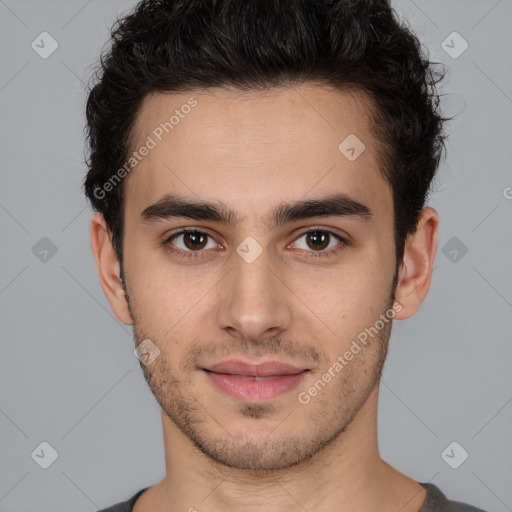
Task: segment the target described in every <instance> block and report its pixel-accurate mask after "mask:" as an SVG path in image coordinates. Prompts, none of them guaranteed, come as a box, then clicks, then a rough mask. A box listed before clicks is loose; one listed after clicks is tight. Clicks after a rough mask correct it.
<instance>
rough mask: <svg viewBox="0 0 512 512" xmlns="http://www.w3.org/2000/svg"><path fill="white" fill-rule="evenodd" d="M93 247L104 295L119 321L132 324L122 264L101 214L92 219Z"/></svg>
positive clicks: (96, 214)
mask: <svg viewBox="0 0 512 512" xmlns="http://www.w3.org/2000/svg"><path fill="white" fill-rule="evenodd" d="M91 246H92V252H93V254H94V259H95V260H96V267H97V269H98V276H99V278H100V284H101V287H102V288H103V293H104V294H105V296H106V297H107V299H108V301H109V302H110V307H111V308H112V311H113V312H114V314H115V315H116V317H117V319H118V320H120V321H121V322H123V323H124V324H131V323H132V318H131V315H130V310H129V308H128V303H127V301H126V297H125V290H124V288H123V285H122V282H121V277H120V268H121V267H120V264H119V260H118V258H117V255H116V252H115V250H114V247H113V245H112V239H111V233H110V230H109V229H108V226H107V223H106V222H105V218H104V217H103V215H102V214H101V213H95V214H94V215H93V216H92V218H91Z"/></svg>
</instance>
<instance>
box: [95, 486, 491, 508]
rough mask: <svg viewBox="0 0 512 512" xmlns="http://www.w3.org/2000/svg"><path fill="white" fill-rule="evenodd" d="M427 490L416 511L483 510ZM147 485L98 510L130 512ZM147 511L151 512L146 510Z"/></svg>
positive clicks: (432, 487)
mask: <svg viewBox="0 0 512 512" xmlns="http://www.w3.org/2000/svg"><path fill="white" fill-rule="evenodd" d="M418 483H419V484H420V485H422V486H423V487H424V488H425V490H426V491H427V497H426V498H425V501H424V502H423V505H422V506H421V508H420V509H419V511H418V512H485V510H482V509H481V508H476V507H472V506H471V505H467V504H466V503H461V502H459V501H450V500H449V499H448V498H447V497H446V496H445V495H444V494H443V493H442V492H441V491H440V490H439V488H438V487H436V486H435V485H434V484H429V483H422V482H418ZM147 489H149V487H146V488H145V489H142V490H140V491H139V492H138V493H137V494H135V495H134V496H132V497H131V498H130V499H129V500H128V501H124V502H123V503H118V504H117V505H113V506H112V507H109V508H105V509H103V510H100V511H98V512H132V510H133V505H134V504H135V501H136V500H137V498H138V497H139V496H140V495H141V494H142V493H143V492H144V491H146V490H147ZM148 512H151V511H149V510H148Z"/></svg>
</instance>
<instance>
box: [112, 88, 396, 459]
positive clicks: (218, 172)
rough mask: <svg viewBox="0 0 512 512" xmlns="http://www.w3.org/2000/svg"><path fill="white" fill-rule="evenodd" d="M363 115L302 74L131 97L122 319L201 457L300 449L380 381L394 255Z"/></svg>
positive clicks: (341, 424)
mask: <svg viewBox="0 0 512 512" xmlns="http://www.w3.org/2000/svg"><path fill="white" fill-rule="evenodd" d="M191 98H193V100H191ZM194 102H195V103H194ZM187 104H188V105H193V106H192V107H191V108H185V107H184V105H187ZM176 111H177V113H176ZM369 112H370V110H369V105H368V104H367V103H366V101H365V98H364V97H362V96H357V95H350V94H348V93H342V92H338V91H335V90H333V89H330V88H327V87H320V86H316V85H311V84H310V85H303V86H300V87H296V88H283V89H279V90H277V89H273V90H272V91H269V92H267V93H265V94H255V93H250V94H249V93H241V92H235V91H227V90H221V89H215V90H211V91H208V92H205V91H203V92H201V93H195V92H194V93H189V94H166V95H164V94H153V95H151V96H148V97H147V98H146V99H145V101H144V104H143V108H142V110H141V111H140V114H139V116H138V118H137V122H136V125H135V131H134V135H135V136H134V139H133V142H134V143H133V148H134V150H136V149H138V148H140V147H141V146H143V145H144V144H147V143H148V141H149V139H148V136H149V137H150V138H151V139H152V140H153V142H154V147H151V149H150V150H149V151H148V154H147V155H146V156H144V157H143V158H142V159H141V160H140V162H139V163H138V164H137V166H136V168H135V169H134V170H133V171H131V172H130V174H129V175H128V176H127V177H126V178H125V180H124V182H123V185H122V186H123V193H124V201H125V203H124V204H125V209H124V245H123V247H124V249H123V254H124V271H125V282H126V292H127V294H128V297H129V311H130V313H129V314H130V315H131V319H130V320H133V325H134V333H135V338H136V343H137V345H139V344H140V343H142V342H143V340H146V339H149V340H151V343H152V344H154V345H155V346H156V347H158V349H159V350H160V354H159V356H158V357H157V358H156V359H155V360H154V362H152V363H151V364H150V365H148V366H146V365H145V364H142V363H141V367H142V369H143V371H144V375H145V378H146V380H147V382H148V384H149V386H150V388H151V390H152V392H153V394H154V395H155V397H156V399H157V401H158V402H159V404H160V405H161V407H162V410H163V412H164V413H165V414H166V415H167V416H168V417H169V418H170V419H171V420H172V422H173V423H174V424H175V426H176V428H178V429H180V430H181V431H182V432H183V433H184V434H186V436H188V437H189V438H190V440H192V441H193V443H194V444H195V445H196V446H197V447H198V448H199V449H200V450H201V451H202V452H203V453H204V454H205V455H207V456H208V457H209V458H211V459H213V460H215V461H217V462H220V463H222V464H225V465H227V466H231V467H236V468H244V469H279V468H286V467H291V466H293V465H295V464H297V463H299V462H301V461H305V460H307V459H309V458H311V457H312V456H313V455H314V454H315V453H317V452H318V451H319V450H320V449H321V448H322V447H324V446H326V445H328V444H329V443H331V442H333V441H334V440H335V439H336V438H337V437H338V436H339V435H340V434H341V433H342V432H343V431H344V429H345V428H346V427H347V425H348V424H349V423H350V422H351V421H352V419H353V418H354V416H355V415H356V413H357V412H358V411H359V410H360V408H361V407H362V405H363V404H364V402H365V399H366V398H367V397H368V395H369V393H370V392H371V391H372V390H373V389H374V387H375V386H376V385H377V384H378V380H379V377H380V372H381V370H382V365H383V363H384V359H385V357H386V351H387V345H388V339H389V335H390V330H391V322H390V321H389V319H390V318H392V316H393V313H394V311H393V308H392V304H393V301H392V289H391V287H392V282H393V277H394V275H395V270H396V268H395V247H394V237H393V204H392V191H391V189H390V186H389V185H388V183H387V182H386V181H385V180H384V179H383V178H382V176H381V172H380V170H379V161H378V155H377V150H376V142H375V139H374V137H373V134H372V131H371V128H370V119H369V115H370V114H369ZM175 113H176V115H175V119H174V120H171V123H172V128H170V127H169V125H167V131H168V133H167V132H166V131H165V130H164V129H162V125H161V123H165V122H166V121H169V119H170V117H171V116H172V115H173V114H175ZM178 118H179V121H176V120H177V119H178ZM158 127H160V130H159V129H158ZM351 134H352V135H351ZM348 136H350V137H351V138H349V139H348V142H346V143H344V145H343V144H342V146H341V150H340V143H342V142H343V141H344V140H345V139H346V138H347V137H348ZM354 136H355V137H357V139H356V138H354ZM160 139H161V140H160ZM361 143H362V144H364V148H365V149H364V151H363V152H361V153H360V149H361V148H362V147H363V146H362V145H361ZM149 146H153V144H152V143H149ZM350 148H354V150H353V151H352V150H351V149H350ZM144 153H145V152H144ZM359 153H360V154H359ZM354 157H355V158H354ZM184 229H186V230H187V232H185V233H184V232H183V230H184ZM390 311H391V314H390V313H389V312H390ZM386 314H387V316H386ZM118 316H119V317H121V316H122V315H121V314H120V313H118ZM383 317H386V318H387V321H383ZM362 333H366V340H365V341H366V342H365V343H363V342H362V341H361V340H362V339H364V335H363V334H362ZM369 333H371V335H370V334H369ZM354 340H356V343H357V345H358V346H359V348H360V350H359V351H357V349H355V348H354V344H353V341H354ZM347 352H352V357H351V358H350V360H349V359H348V358H347V357H345V354H346V353H347ZM340 358H342V360H343V361H344V363H342V362H341V359H340ZM336 362H338V365H337V364H336ZM263 363H265V364H263ZM267 363H268V364H267ZM340 365H341V369H340ZM326 373H328V374H330V375H331V378H330V379H328V378H326V377H325V374H326ZM255 376H259V377H258V378H257V379H255ZM323 376H324V377H323ZM319 381H321V382H322V383H323V384H319ZM315 383H316V385H315ZM315 389H316V392H315Z"/></svg>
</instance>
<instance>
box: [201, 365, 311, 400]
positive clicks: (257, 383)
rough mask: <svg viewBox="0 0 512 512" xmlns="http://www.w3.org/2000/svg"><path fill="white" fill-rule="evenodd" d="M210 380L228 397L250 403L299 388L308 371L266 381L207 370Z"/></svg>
mask: <svg viewBox="0 0 512 512" xmlns="http://www.w3.org/2000/svg"><path fill="white" fill-rule="evenodd" d="M205 373H206V375H207V376H208V378H209V379H211V381H212V382H213V383H214V384H215V386H217V388H219V389H220V390H222V391H224V392H225V393H227V394H228V395H231V396H232V397H234V398H239V399H243V400H245V401H250V402H262V401H265V400H270V399H272V398H275V397H277V396H279V395H282V394H283V393H286V392H288V391H291V390H292V389H293V388H295V387H297V385H298V384H299V382H300V381H301V380H302V379H303V378H304V375H306V373H307V370H304V371H303V372H301V373H297V374H296V375H279V376H275V377H271V378H265V379H264V380H254V377H242V376H240V375H229V374H226V373H215V372H210V371H206V370H205Z"/></svg>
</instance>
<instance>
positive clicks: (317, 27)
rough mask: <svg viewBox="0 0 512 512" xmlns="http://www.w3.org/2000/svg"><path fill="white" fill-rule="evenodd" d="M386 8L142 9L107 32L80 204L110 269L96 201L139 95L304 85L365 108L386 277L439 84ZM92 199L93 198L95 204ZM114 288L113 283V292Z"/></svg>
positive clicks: (431, 150) (342, 1)
mask: <svg viewBox="0 0 512 512" xmlns="http://www.w3.org/2000/svg"><path fill="white" fill-rule="evenodd" d="M435 64H436V63H433V62H431V61H429V59H428V57H427V56H426V54H425V52H424V50H423V48H422V46H421V44H420V42H419V40H418V39H417V37H416V36H415V35H414V34H413V32H412V31H411V30H410V28H408V26H407V25H406V24H405V23H404V22H403V21H401V20H399V18H398V16H397V14H396V12H395V11H394V10H393V9H392V7H391V5H390V2H389V1H388V0H243V1H240V0H143V1H141V2H140V3H138V4H137V6H136V7H135V9H134V10H133V11H132V12H131V13H130V14H128V15H127V16H125V17H123V18H121V19H118V20H117V22H116V23H115V24H114V26H113V27H112V32H111V45H110V48H109V49H108V50H107V51H105V52H103V53H102V55H101V59H100V66H99V69H98V70H97V73H96V74H95V78H96V80H95V84H94V86H93V87H92V88H90V91H89V96H88V100H87V107H86V116H87V142H88V146H89V148H88V149H89V154H88V158H87V165H88V169H89V170H88V173H87V176H86V178H85V182H84V188H85V193H86V195H87V197H88V199H89V200H90V202H91V204H92V206H93V208H94V209H95V210H96V211H98V212H100V213H102V214H103V216H104V218H105V222H106V223H107V226H108V228H109V230H110V232H111V237H112V244H113V246H114V249H115V251H116V254H117V256H118V258H119V261H120V263H121V279H123V273H122V261H123V259H122V256H123V254H122V253H123V251H122V240H123V196H122V187H121V186H118V187H111V188H112V190H111V191H110V192H109V193H108V194H101V195H100V194H98V193H97V190H98V189H99V188H102V187H103V185H104V184H105V183H106V182H108V180H109V179H111V178H112V176H113V175H114V173H115V172H116V170H118V169H119V168H120V167H121V166H122V165H123V163H124V162H125V161H126V159H127V157H128V155H129V151H130V141H131V137H132V131H133V126H134V123H135V120H136V116H137V114H138V112H139V109H140V107H141V104H142V101H143V99H144V98H145V97H146V95H147V94H149V93H152V92H158V91H168V92H173V91H174V92H186V91H192V90H201V89H204V88H209V87H235V88H237V89H239V90H240V91H244V90H263V89H269V88H272V87H278V86H289V85H292V86H293V85H300V84H302V83H308V82H315V83H321V84H326V85H331V86H334V87H336V88H338V90H345V91H357V92H362V93H363V94H364V95H365V96H366V97H367V98H368V100H369V104H370V105H372V109H371V110H372V129H373V130H374V134H375V138H376V140H377V141H378V144H379V146H378V157H379V163H380V167H381V169H380V172H382V175H383V177H384V178H385V179H386V181H387V182H388V183H389V184H390V186H391V188H392V191H393V206H394V234H395V247H396V251H395V254H396V262H397V265H398V264H399V263H400V262H401V261H402V258H403V251H404V247H405V241H406V239H407V236H408V235H409V234H411V233H414V232H415V231H416V227H417V222H418V218H419V212H420V210H421V209H422V208H423V207H424V206H425V204H426V201H427V196H428V194H429V189H430V186H431V183H432V180H433V178H434V176H435V173H436V170H437V168H438V166H439V163H440V159H441V156H442V153H443V150H444V149H445V146H444V140H445V138H446V135H445V134H444V132H443V125H444V121H446V120H448V119H449V118H443V117H442V116H441V115H440V111H439V110H440V109H439V105H440V100H439V94H438V92H437V90H436V86H437V85H438V83H439V82H440V81H441V80H442V78H443V77H444V72H440V71H438V70H437V68H436V66H435ZM95 192H96V193H95ZM123 282H124V281H123Z"/></svg>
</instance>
